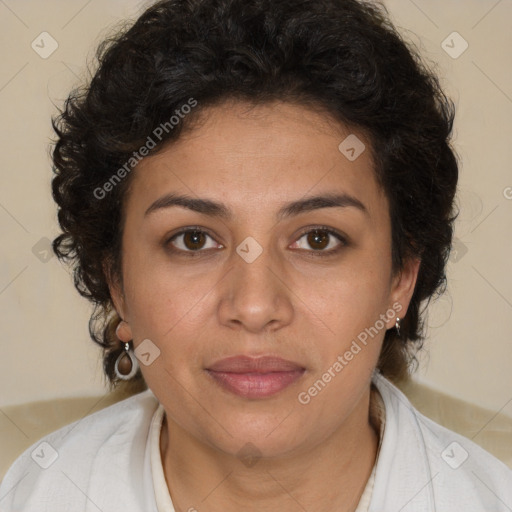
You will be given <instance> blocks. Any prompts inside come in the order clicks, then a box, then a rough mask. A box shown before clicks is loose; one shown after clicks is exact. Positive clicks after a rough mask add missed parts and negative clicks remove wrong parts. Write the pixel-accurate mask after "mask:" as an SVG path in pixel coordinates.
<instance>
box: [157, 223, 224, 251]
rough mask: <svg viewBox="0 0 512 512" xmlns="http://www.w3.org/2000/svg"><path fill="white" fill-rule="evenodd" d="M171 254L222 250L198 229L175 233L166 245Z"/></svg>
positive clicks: (206, 234)
mask: <svg viewBox="0 0 512 512" xmlns="http://www.w3.org/2000/svg"><path fill="white" fill-rule="evenodd" d="M166 245H167V246H169V248H170V249H171V250H172V251H173V252H182V253H194V252H197V253H199V252H205V249H215V248H222V245H219V244H216V242H215V240H213V238H212V237H211V236H210V235H209V234H208V233H206V232H204V231H202V230H200V229H184V230H183V231H180V232H179V233H176V234H175V235H174V236H173V237H172V238H171V239H170V240H169V241H168V242H167V244H166Z"/></svg>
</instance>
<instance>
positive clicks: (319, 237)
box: [308, 231, 327, 249]
mask: <svg viewBox="0 0 512 512" xmlns="http://www.w3.org/2000/svg"><path fill="white" fill-rule="evenodd" d="M308 238H309V239H308V243H309V245H310V246H311V247H313V248H314V249H323V248H324V247H326V244H325V241H326V240H327V234H326V233H325V232H324V231H312V232H311V233H310V234H309V237H308Z"/></svg>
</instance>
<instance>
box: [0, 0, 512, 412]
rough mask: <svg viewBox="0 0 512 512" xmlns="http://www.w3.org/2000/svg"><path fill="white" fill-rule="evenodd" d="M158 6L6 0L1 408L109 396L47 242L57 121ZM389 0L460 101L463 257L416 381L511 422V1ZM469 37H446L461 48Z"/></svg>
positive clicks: (77, 306) (435, 315) (83, 320)
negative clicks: (88, 67)
mask: <svg viewBox="0 0 512 512" xmlns="http://www.w3.org/2000/svg"><path fill="white" fill-rule="evenodd" d="M147 4H148V2H135V1H133V0H130V1H127V0H124V1H121V0H108V1H100V0H89V1H86V0H80V1H76V0H67V1H64V0H60V1H57V0H46V1H45V2H41V1H39V2H36V1H34V0H26V1H14V0H0V29H1V30H0V42H1V48H2V67H1V69H0V111H1V112H2V118H1V119H2V122H1V125H0V126H1V128H0V129H1V134H0V136H1V141H2V142H1V143H2V161H1V165H0V172H1V183H2V187H1V189H0V230H1V234H2V236H1V240H2V242H3V247H2V251H1V259H0V311H1V319H2V321H1V324H0V329H1V336H2V341H1V345H0V346H1V356H0V414H1V413H2V412H3V411H2V409H1V408H2V407H4V406H8V405H12V404H17V403H25V402H29V401H33V400H41V399H49V398H54V397H64V396H85V395H100V394H103V393H105V391H106V388H105V386H104V383H103V377H102V371H101V364H100V359H99V349H98V348H97V347H96V346H95V345H94V344H93V342H92V341H90V339H89V337H88V331H87V321H88V318H89V314H90V307H89V305H88V304H87V302H86V301H85V300H84V299H81V298H80V297H79V296H78V294H77V293H76V291H75V290H74V288H73V286H72V281H71V277H70V275H69V274H68V273H67V271H66V270H65V268H64V267H62V266H61V265H60V264H59V263H58V262H57V260H56V258H54V257H51V254H49V253H48V252H47V251H46V249H47V248H48V240H47V239H52V238H53V237H54V236H55V235H56V234H57V233H58V229H57V223H56V215H55V208H54V205H53V203H52V199H51V196H50V188H49V186H50V179H51V164H50V159H49V157H48V142H49V140H50V138H51V137H52V136H53V134H52V131H51V128H50V116H51V115H52V114H53V113H55V107H54V105H53V104H55V105H61V103H62V100H63V99H64V98H65V97H66V94H67V93H68V92H69V90H70V88H71V87H72V86H73V84H75V83H76V82H77V81H78V80H79V79H80V78H81V77H83V76H84V73H85V63H86V61H87V60H92V58H93V55H94V49H95V47H96V45H97V43H98V42H99V41H100V40H101V39H102V37H103V36H105V35H106V33H107V32H108V30H109V28H111V27H112V26H113V25H114V24H116V23H118V22H119V21H120V20H122V19H124V18H126V17H132V16H135V15H136V14H137V13H139V12H140V11H141V9H143V7H144V5H147ZM385 4H386V5H387V6H388V8H389V9H390V12H391V14H392V18H393V19H394V21H395V22H396V24H397V25H398V26H399V27H400V28H401V29H402V30H403V33H404V36H405V37H406V38H407V39H410V40H412V41H414V42H415V43H416V44H418V45H419V46H420V48H421V50H422V54H423V55H424V56H425V57H427V58H429V59H430V60H431V61H432V62H433V63H435V65H436V66H437V69H438V71H439V73H440V74H441V76H442V77H443V84H444V85H445V88H446V90H447V92H448V93H449V94H450V95H451V96H452V97H453V98H454V99H455V100H456V103H457V106H458V115H457V119H456V124H455V135H456V138H455V144H456V149H457V152H458V154H459V156H460V159H461V179H460V191H459V205H460V209H461V213H460V217H459V219H458V223H457V239H458V241H457V249H458V250H457V257H454V258H453V259H452V261H451V262H450V264H449V269H448V272H449V280H450V285H449V288H448V292H447V294H446V295H445V296H444V297H443V298H442V299H440V300H439V301H438V302H437V303H436V304H434V305H433V306H432V307H431V314H430V318H429V320H428V325H429V329H428V334H429V336H428V341H427V343H426V345H425V347H426V349H427V351H426V352H424V353H423V354H422V356H421V357H420V360H421V367H420V369H419V371H418V372H417V373H416V375H415V379H417V380H419V381H421V382H424V383H426V384H428V385H430V386H432V387H434V388H436V389H439V390H442V391H444V392H446V393H449V394H452V395H453V396H455V397H458V398H461V399H465V400H467V401H470V402H473V403H475V404H478V405H480V406H482V407H486V408H489V409H492V410H493V411H496V412H498V411H501V412H502V413H503V414H506V415H508V416H511V417H512V335H511V332H512V272H511V261H512V258H511V255H512V171H511V165H512V164H511V162H512V151H511V146H512V143H511V142H510V135H511V133H512V122H511V119H512V66H511V58H510V50H511V49H512V31H511V30H510V27H509V25H510V20H511V19H512V2H511V1H510V0H501V1H496V0H464V1H461V0H459V1H457V0H449V1H447V0H414V1H413V0H387V1H386V2H385ZM44 31H46V32H48V33H49V34H51V36H52V37H53V38H54V39H55V40H56V41H57V43H58V48H57V50H56V51H55V52H54V53H53V54H52V55H51V56H49V57H48V58H46V59H43V58H41V57H40V55H39V54H38V53H36V52H35V51H34V50H33V49H32V47H31V43H32V41H34V40H36V42H37V41H40V38H38V36H39V34H41V32H44ZM454 31H457V32H458V33H460V34H461V36H462V37H463V38H464V40H466V41H467V43H468V44H469V47H468V49H467V50H466V51H465V52H464V53H462V54H461V55H460V56H459V57H458V58H456V59H455V58H452V57H451V56H449V55H448V54H447V53H446V52H445V50H444V49H443V48H442V46H441V44H442V42H443V41H444V40H445V39H446V38H447V36H449V35H450V34H451V33H452V32H454ZM452 40H453V43H452ZM46 41H47V43H46V48H48V47H49V43H48V41H49V40H48V39H47V40H46ZM461 43H462V40H458V39H456V38H455V39H453V37H451V38H448V40H447V44H449V45H450V46H453V49H452V50H450V51H451V52H456V51H458V50H460V48H462V47H461ZM40 51H42V50H40ZM48 257H50V259H49V260H48V261H46V259H47V258H48Z"/></svg>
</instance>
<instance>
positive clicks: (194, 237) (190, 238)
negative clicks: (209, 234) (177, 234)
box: [184, 231, 204, 249]
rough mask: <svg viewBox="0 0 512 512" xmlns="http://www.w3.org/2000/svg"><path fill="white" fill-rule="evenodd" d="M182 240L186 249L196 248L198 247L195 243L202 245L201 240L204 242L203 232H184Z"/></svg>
mask: <svg viewBox="0 0 512 512" xmlns="http://www.w3.org/2000/svg"><path fill="white" fill-rule="evenodd" d="M184 242H185V245H186V246H187V248H188V249H198V248H200V247H197V245H200V246H201V247H202V245H203V244H202V243H201V242H204V234H203V233H201V232H200V231H189V232H188V233H185V236H184ZM189 242H190V243H189Z"/></svg>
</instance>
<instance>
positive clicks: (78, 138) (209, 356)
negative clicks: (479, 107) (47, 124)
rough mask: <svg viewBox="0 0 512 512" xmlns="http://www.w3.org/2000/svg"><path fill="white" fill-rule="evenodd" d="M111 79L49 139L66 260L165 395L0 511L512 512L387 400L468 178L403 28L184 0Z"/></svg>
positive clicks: (344, 16) (493, 472) (20, 467)
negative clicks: (463, 178)
mask: <svg viewBox="0 0 512 512" xmlns="http://www.w3.org/2000/svg"><path fill="white" fill-rule="evenodd" d="M99 62H100V65H99V68H98V70H97V72H96V73H95V75H94V77H93V78H92V80H91V82H90V84H88V85H87V86H86V87H85V88H84V89H83V90H82V91H77V92H75V93H72V94H71V95H70V97H69V99H68V101H67V102H66V105H65V108H64V109H63V112H62V113H61V115H60V116H59V118H57V119H56V120H55V121H54V128H55V130H56V133H57V135H58V138H57V141H56V144H55V149H54V152H53V160H54V165H55V177H54V180H53V194H54V198H55V200H56V202H57V204H58V206H59V222H60V225H61V228H62V234H61V235H60V236H59V237H58V238H56V240H55V241H54V249H55V252H56V254H57V255H58V256H59V257H60V258H61V259H63V260H66V261H69V262H71V263H72V264H73V266H74V273H75V274H74V275H75V283H76V286H77V289H78V290H79V292H80V293H81V294H82V295H83V296H85V297H87V298H88V299H89V300H91V301H92V302H93V303H94V304H95V305H96V311H95V314H94V315H93V317H92V319H91V326H90V328H91V334H92V336H93V339H94V340H95V341H96V342H98V343H99V344H100V345H101V346H102V347H103V350H104V368H105V373H106V375H107V376H108V378H109V379H110V381H111V383H112V385H113V386H114V385H116V384H117V383H119V382H123V381H126V382H132V383H133V386H134V389H139V390H144V389H145V391H142V392H141V393H138V394H136V395H134V396H133V397H131V398H129V399H127V400H124V401H122V402H120V403H118V404H116V405H114V406H111V407H109V408H107V409H104V410H103V411H100V412H98V413H96V414H93V415H91V416H88V417H86V418H85V419H84V420H82V421H80V422H77V423H74V424H72V425H69V426H67V427H65V428H63V429H61V430H59V431H57V432H55V433H53V434H51V435H50V436H47V437H46V438H45V439H44V440H43V443H38V444H37V446H36V445H34V447H32V448H30V449H29V450H27V452H25V453H24V454H23V455H22V456H21V457H20V458H19V459H18V460H17V461H16V462H15V463H14V465H13V466H12V467H11V469H10V471H9V473H8V474H7V476H6V477H5V479H4V481H3V483H2V487H1V488H0V497H4V498H3V501H2V502H0V505H1V506H2V507H3V508H2V510H6V511H23V512H28V511H36V510H37V511H38V512H42V511H51V512H59V511H69V510H73V511H90V510H91V511H92V510H102V511H105V512H106V511H117V510H119V511H128V512H131V511H144V512H149V511H172V510H176V511H189V512H191V511H195V510H197V511H215V512H216V511H224V512H225V511H228V512H230V511H238V510H254V511H256V510H266V511H274V510H279V511H283V510H284V511H292V510H293V511H295V510H307V511H308V512H314V511H324V510H336V511H343V512H349V511H357V512H362V511H375V512H377V511H378V512H383V511H384V512H387V511H390V512H391V511H398V510H401V511H433V510H439V511H444V510H447V511H448V510H449V511H454V510H464V511H465V512H468V511H469V512H472V511H475V512H476V511H479V512H480V511H482V512H483V511H486V512H489V511H505V510H510V509H511V507H512V472H511V471H510V470H509V469H508V468H507V467H506V466H505V465H504V464H502V463H501V462H499V461H498V460H497V459H495V458H494V457H493V456H491V455H490V454H488V453H487V452H485V451H484V450H483V449H481V448H480V447H478V446H477V445H475V444H474V443H472V442H471V441H469V440H468V439H466V438H464V437H462V436H460V435H458V434H456V433H454V432H451V431H449V430H447V429H445V428H443V427H441V426H439V425H437V424H435V423H434V422H432V421H430V420H429V419H427V418H426V417H424V416H422V415H421V414H420V413H419V412H418V411H416V410H415V409H414V408H413V407H412V405H411V404H410V403H409V401H408V400H407V398H406V397H405V396H404V395H403V394H402V393H401V392H400V391H399V390H398V389H397V388H396V387H395V385H394V384H393V383H392V382H395V383H396V382H398V381H400V380H401V379H404V378H406V377H407V375H408V371H409V368H410V367H411V363H412V362H413V361H414V352H415V351H416V350H417V349H418V348H419V345H420V344H421V340H422V329H421V323H422V322H421V314H420V308H421V306H422V305H423V304H424V302H425V301H428V299H429V298H430V297H432V296H433V295H434V294H435V293H436V292H438V291H440V290H442V287H443V285H444V282H445V264H446V261H447V257H448V254H449V248H450V244H451V239H452V229H453V221H454V217H455V215H454V207H453V199H454V194H455V191H456V184H457V174H458V167H457V160H456V157H455V155H454V152H453V150H452V148H451V147H450V136H451V129H452V123H453V117H454V112H453V104H452V103H451V101H449V100H448V99H447V98H446V97H445V95H444V93H443V91H442V90H441V88H440V86H439V83H438V80H437V78H436V77H435V76H434V75H433V74H432V73H431V72H430V71H429V70H428V69H427V68H426V67H425V65H424V64H422V63H421V61H420V59H419V57H418V56H417V55H416V53H415V51H414V49H412V48H410V47H408V46H407V45H406V43H404V42H403V41H402V40H401V38H400V36H399V35H398V34H397V32H396V31H395V29H394V28H393V26H392V25H391V23H390V22H389V20H388V18H387V16H386V13H385V10H384V8H381V7H378V6H377V5H375V4H372V3H363V2H359V1H356V0H315V1H299V0H254V1H249V2H247V1H241V0H216V1H211V0H210V1H208V0H195V1H188V2H187V1H184V0H168V1H163V2H160V3H158V4H156V5H154V6H153V7H151V8H149V9H148V10H147V11H146V12H145V13H144V14H143V15H142V16H141V17H140V18H139V19H138V20H137V22H136V23H135V24H134V25H133V26H132V27H131V28H130V29H128V30H127V31H125V32H124V33H122V34H119V35H118V36H116V37H115V38H113V39H112V40H109V41H107V42H105V43H104V44H103V45H102V46H101V48H100V50H99ZM146 387H147V389H146Z"/></svg>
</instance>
